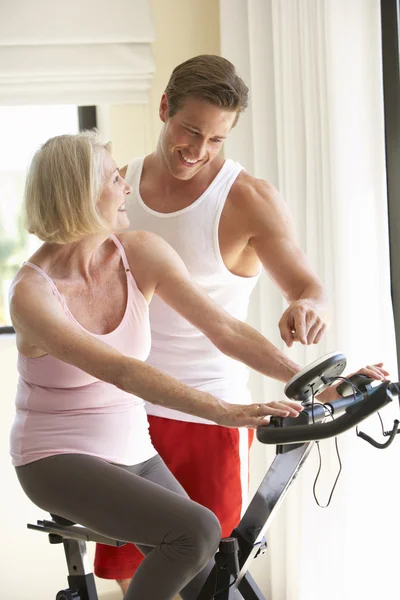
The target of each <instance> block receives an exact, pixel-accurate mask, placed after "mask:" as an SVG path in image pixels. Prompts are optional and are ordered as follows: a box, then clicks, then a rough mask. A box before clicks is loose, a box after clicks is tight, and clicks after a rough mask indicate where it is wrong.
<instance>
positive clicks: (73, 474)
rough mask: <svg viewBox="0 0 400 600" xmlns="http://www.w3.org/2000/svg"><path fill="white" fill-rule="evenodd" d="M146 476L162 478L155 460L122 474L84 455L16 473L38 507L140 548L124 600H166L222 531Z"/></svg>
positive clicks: (204, 514) (208, 515) (183, 499)
mask: <svg viewBox="0 0 400 600" xmlns="http://www.w3.org/2000/svg"><path fill="white" fill-rule="evenodd" d="M146 471H147V472H148V475H149V474H151V477H152V478H156V473H157V472H158V473H159V474H160V478H161V479H162V480H163V482H164V484H165V482H166V479H168V475H167V473H169V472H168V470H167V469H166V468H165V465H164V464H163V463H162V461H160V459H159V457H154V458H153V459H150V461H146V463H143V464H142V465H136V466H134V467H129V468H127V467H122V466H118V465H112V464H109V463H107V462H105V461H102V460H100V459H98V458H95V457H91V456H86V455H58V456H52V457H50V458H45V459H42V460H39V461H37V462H35V463H31V464H29V465H25V466H23V467H18V468H17V475H18V478H19V480H20V483H21V485H22V487H23V489H24V490H25V492H26V494H27V495H28V497H29V498H30V499H31V500H32V501H33V502H34V503H35V504H37V505H38V506H39V507H40V508H42V509H44V510H46V511H48V512H51V513H53V514H59V515H60V516H63V517H65V518H67V519H71V520H72V521H75V522H77V523H79V524H81V525H84V526H86V527H89V528H90V529H93V530H94V531H97V532H99V533H101V534H103V535H106V536H108V537H110V538H113V539H118V540H121V541H126V542H131V543H135V544H138V545H140V546H142V547H143V550H144V552H145V553H146V554H147V556H146V558H145V560H144V561H143V563H142V564H141V566H140V568H139V569H138V571H137V573H136V575H135V577H134V579H133V580H132V582H131V585H130V586H129V589H128V592H127V594H126V600H136V599H137V598H140V599H141V600H170V599H171V598H173V597H174V595H175V594H176V593H178V592H179V590H181V589H182V588H183V587H185V586H186V585H187V583H189V581H191V580H192V579H193V578H194V577H195V576H196V575H197V574H198V573H199V572H200V571H201V570H202V569H203V568H204V567H205V566H206V565H207V563H208V562H209V560H210V559H211V558H212V556H213V555H214V553H215V551H216V549H217V547H218V543H219V539H220V533H221V532H220V526H219V523H218V521H217V519H216V517H215V516H214V515H213V513H211V512H210V511H209V510H208V509H205V508H204V507H202V506H200V505H199V504H196V503H195V502H192V501H191V500H189V499H188V498H187V497H184V496H182V495H180V494H179V493H178V491H170V490H168V489H166V488H165V487H162V485H158V484H157V483H155V482H154V481H150V480H147V479H146V478H145V477H146ZM142 473H143V475H144V476H142ZM170 477H171V485H172V486H173V485H175V484H172V480H173V476H172V475H170ZM149 479H150V477H149Z"/></svg>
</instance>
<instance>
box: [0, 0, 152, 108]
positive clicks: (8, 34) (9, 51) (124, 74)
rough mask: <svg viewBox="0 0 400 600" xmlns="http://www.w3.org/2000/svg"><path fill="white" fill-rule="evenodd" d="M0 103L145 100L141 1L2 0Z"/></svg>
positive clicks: (146, 8)
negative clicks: (62, 0)
mask: <svg viewBox="0 0 400 600" xmlns="http://www.w3.org/2000/svg"><path fill="white" fill-rule="evenodd" d="M1 8H2V10H1V19H0V104H3V105H20V104H59V103H61V104H69V103H71V104H78V105H96V104H102V103H104V104H107V103H108V104H118V103H128V102H136V103H146V102H147V94H148V91H149V89H150V85H151V81H152V76H153V73H154V61H153V57H152V52H151V47H150V44H151V42H153V41H154V31H153V25H152V19H151V13H150V2H149V0H114V2H112V3H110V2H108V1H107V0H84V1H81V0H69V1H68V2H58V1H54V0H30V1H29V2H28V1H27V0H4V2H3V3H2V6H1Z"/></svg>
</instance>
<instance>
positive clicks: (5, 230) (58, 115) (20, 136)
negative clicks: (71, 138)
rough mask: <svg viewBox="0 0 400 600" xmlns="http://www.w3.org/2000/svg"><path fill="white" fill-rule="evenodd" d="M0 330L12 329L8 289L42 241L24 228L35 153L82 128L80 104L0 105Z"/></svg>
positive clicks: (0, 331)
mask: <svg viewBox="0 0 400 600" xmlns="http://www.w3.org/2000/svg"><path fill="white" fill-rule="evenodd" d="M0 131H1V132H2V133H1V138H2V139H1V144H0V333H2V332H8V331H10V325H11V322H10V316H9V312H8V291H9V288H10V283H11V281H12V279H13V277H14V275H15V274H16V272H17V271H18V269H19V268H20V267H21V265H22V263H23V262H24V261H25V260H27V259H28V258H29V256H30V255H31V254H32V253H33V252H34V251H35V250H36V249H37V248H38V247H39V246H40V244H41V243H42V242H41V241H40V240H39V239H38V238H36V237H35V236H33V235H29V234H28V233H27V231H25V229H24V225H23V217H22V199H23V191H24V184H25V177H26V172H27V169H28V166H29V163H30V161H31V159H32V156H33V154H34V153H35V151H36V150H37V149H38V148H39V146H40V145H41V144H43V143H44V142H45V141H46V140H48V139H49V138H50V137H53V136H55V135H60V134H63V133H77V132H78V131H79V122H78V108H77V106H74V105H57V106H0Z"/></svg>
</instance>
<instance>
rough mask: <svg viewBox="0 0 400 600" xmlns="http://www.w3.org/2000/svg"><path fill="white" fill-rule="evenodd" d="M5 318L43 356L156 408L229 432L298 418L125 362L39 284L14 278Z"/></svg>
mask: <svg viewBox="0 0 400 600" xmlns="http://www.w3.org/2000/svg"><path fill="white" fill-rule="evenodd" d="M10 300H11V302H10V314H11V318H12V322H13V325H14V328H15V330H16V333H17V340H18V337H20V338H22V339H23V340H24V342H25V343H27V344H30V345H32V346H34V347H36V348H38V349H40V350H41V351H42V352H43V353H47V354H51V355H52V356H54V357H55V358H58V359H60V360H62V361H64V362H67V363H69V364H72V365H74V366H76V367H78V368H79V369H82V370H83V371H85V372H86V373H89V374H90V375H92V376H93V377H96V378H97V379H100V380H103V381H105V382H107V383H111V384H113V385H115V386H116V387H118V388H120V389H122V390H124V391H126V392H129V393H131V394H134V395H136V396H139V397H140V398H143V399H144V400H147V401H148V402H151V403H153V404H161V405H164V406H168V407H169V408H174V409H176V410H180V411H183V412H186V413H189V414H193V415H196V416H199V417H203V418H206V419H210V420H212V421H214V422H216V423H218V424H220V425H225V426H228V427H229V426H231V427H257V426H258V425H260V424H262V423H263V419H264V418H265V416H266V415H278V416H287V415H288V414H290V415H292V416H297V414H298V412H299V408H298V405H297V404H296V403H282V402H272V403H270V404H268V405H267V404H262V405H250V406H243V405H239V406H238V405H236V406H235V405H230V404H228V403H226V402H223V401H221V400H218V399H217V398H214V397H213V396H211V395H210V394H206V393H203V392H200V391H198V390H195V389H193V388H191V387H188V386H186V385H184V384H183V383H181V382H179V381H177V380H175V379H174V378H172V377H170V376H169V375H166V374H165V373H162V372H161V371H158V370H157V369H155V368H153V367H151V366H150V365H147V364H146V363H144V362H142V361H140V360H137V359H134V358H130V357H127V356H124V355H123V354H121V353H120V352H118V351H117V350H115V349H114V348H112V347H111V346H109V345H107V344H105V343H103V342H102V341H101V340H98V339H96V338H95V337H93V336H92V335H90V334H89V333H87V332H85V331H84V330H81V329H80V328H79V327H78V326H77V325H75V324H74V323H73V322H71V321H70V320H69V319H68V318H67V317H66V315H65V313H64V312H63V310H62V307H61V305H60V303H59V301H58V300H57V299H56V298H55V296H54V295H53V294H52V292H51V290H50V288H49V286H48V283H47V282H46V281H43V282H42V281H40V280H39V278H37V277H35V278H31V277H26V278H24V277H21V276H20V277H19V278H18V279H17V280H16V283H15V284H14V285H13V287H12V290H11V298H10Z"/></svg>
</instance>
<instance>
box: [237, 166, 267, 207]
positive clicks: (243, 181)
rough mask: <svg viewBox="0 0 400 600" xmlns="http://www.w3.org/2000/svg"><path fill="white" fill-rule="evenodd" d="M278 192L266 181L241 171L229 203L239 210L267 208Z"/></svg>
mask: <svg viewBox="0 0 400 600" xmlns="http://www.w3.org/2000/svg"><path fill="white" fill-rule="evenodd" d="M276 194H277V190H276V189H275V188H274V186H273V185H272V184H270V183H269V182H268V181H266V180H265V179H259V178H257V177H253V176H252V175H250V174H249V173H247V171H244V170H243V171H241V172H240V173H239V175H238V176H237V178H236V180H235V182H234V184H233V185H232V188H231V190H230V192H229V196H228V199H229V202H230V203H231V204H232V206H234V207H235V208H237V209H240V208H246V210H247V211H248V210H249V209H251V208H254V209H257V208H258V207H265V205H266V204H269V203H271V202H272V201H273V199H274V197H275V195H276Z"/></svg>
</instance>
